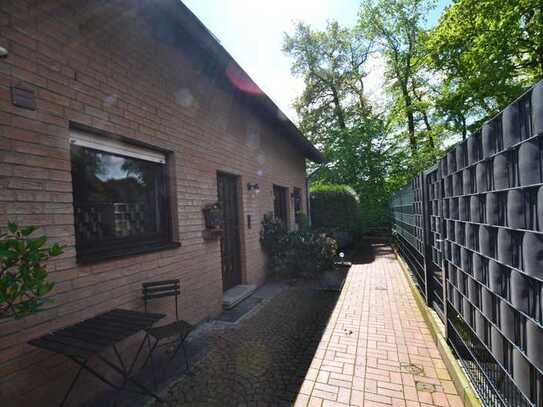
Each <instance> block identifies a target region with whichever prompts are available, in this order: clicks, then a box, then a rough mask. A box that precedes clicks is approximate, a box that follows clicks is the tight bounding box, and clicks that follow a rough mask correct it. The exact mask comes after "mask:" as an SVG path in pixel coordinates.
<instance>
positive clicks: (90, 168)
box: [70, 131, 171, 261]
mask: <svg viewBox="0 0 543 407" xmlns="http://www.w3.org/2000/svg"><path fill="white" fill-rule="evenodd" d="M70 144H71V145H70V152H71V162H72V183H73V193H74V215H75V232H76V249H77V256H78V259H79V260H81V261H93V260H99V259H101V258H103V257H106V258H107V257H116V256H117V255H123V254H130V253H132V252H134V253H135V252H140V251H143V249H145V250H152V249H153V248H157V247H160V246H161V245H164V244H165V243H168V242H170V240H171V234H170V230H171V228H170V207H169V195H168V185H167V182H166V181H167V166H166V157H165V155H164V154H162V153H159V152H155V151H152V150H148V149H144V148H141V147H139V146H133V145H130V144H125V143H122V142H117V141H112V140H109V139H106V138H102V137H94V136H91V135H89V134H87V133H81V132H78V131H73V132H72V134H71V139H70Z"/></svg>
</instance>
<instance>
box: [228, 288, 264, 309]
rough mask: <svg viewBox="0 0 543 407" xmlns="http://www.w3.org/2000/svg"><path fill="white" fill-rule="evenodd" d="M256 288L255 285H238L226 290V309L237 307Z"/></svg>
mask: <svg viewBox="0 0 543 407" xmlns="http://www.w3.org/2000/svg"><path fill="white" fill-rule="evenodd" d="M255 290H256V286H255V285H237V286H235V287H232V288H230V289H229V290H226V291H225V292H224V294H223V299H222V305H223V307H224V308H225V309H230V308H233V307H235V306H236V305H237V304H239V303H240V302H241V301H243V300H244V299H245V298H247V297H249V296H250V295H251V294H253V293H254V292H255Z"/></svg>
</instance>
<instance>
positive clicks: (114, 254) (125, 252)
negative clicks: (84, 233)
mask: <svg viewBox="0 0 543 407" xmlns="http://www.w3.org/2000/svg"><path fill="white" fill-rule="evenodd" d="M178 247H181V243H179V242H168V243H155V244H148V245H144V246H138V247H132V248H123V249H119V250H114V251H107V252H97V253H89V254H83V255H78V256H77V264H96V263H102V262H105V261H108V260H117V259H121V258H126V257H130V256H137V255H141V254H147V253H154V252H161V251H164V250H171V249H177V248H178Z"/></svg>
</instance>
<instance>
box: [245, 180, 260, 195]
mask: <svg viewBox="0 0 543 407" xmlns="http://www.w3.org/2000/svg"><path fill="white" fill-rule="evenodd" d="M247 191H249V192H257V193H258V192H260V186H259V185H258V184H251V183H250V182H248V183H247Z"/></svg>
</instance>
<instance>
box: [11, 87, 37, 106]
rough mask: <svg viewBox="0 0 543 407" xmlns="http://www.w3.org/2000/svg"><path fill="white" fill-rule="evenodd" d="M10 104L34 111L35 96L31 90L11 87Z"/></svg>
mask: <svg viewBox="0 0 543 407" xmlns="http://www.w3.org/2000/svg"><path fill="white" fill-rule="evenodd" d="M11 103H13V105H15V106H17V107H21V108H23V109H28V110H36V95H35V93H34V91H33V90H32V89H28V88H23V87H21V86H12V87H11Z"/></svg>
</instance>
